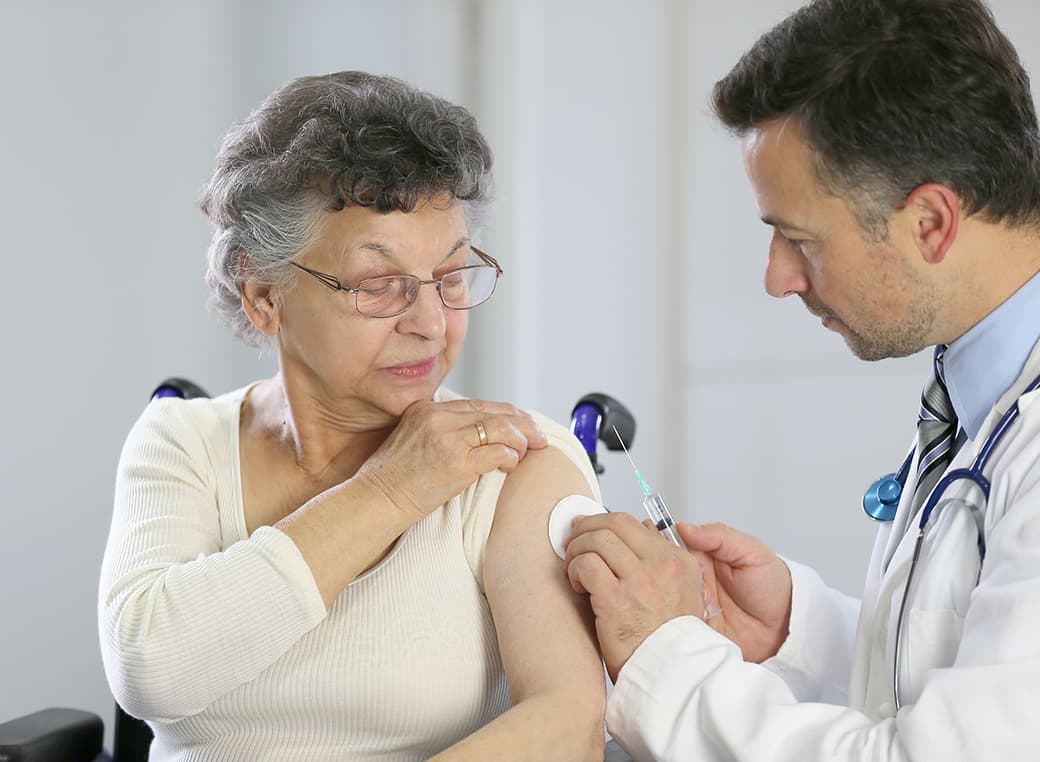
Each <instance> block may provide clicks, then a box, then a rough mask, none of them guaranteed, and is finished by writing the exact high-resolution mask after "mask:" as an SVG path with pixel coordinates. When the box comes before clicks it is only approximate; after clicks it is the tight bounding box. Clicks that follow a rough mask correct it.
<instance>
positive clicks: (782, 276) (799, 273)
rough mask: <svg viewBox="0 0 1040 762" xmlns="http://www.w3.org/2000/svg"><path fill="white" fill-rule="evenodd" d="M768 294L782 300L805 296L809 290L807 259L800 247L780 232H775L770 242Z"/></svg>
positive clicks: (767, 270) (767, 274)
mask: <svg viewBox="0 0 1040 762" xmlns="http://www.w3.org/2000/svg"><path fill="white" fill-rule="evenodd" d="M765 285H766V293H768V294H769V295H770V296H773V297H776V298H777V299H782V298H783V297H785V296H790V295H791V294H804V293H806V292H807V291H808V290H809V279H808V277H806V274H805V259H804V257H802V254H801V252H799V251H798V247H797V246H796V245H794V244H792V243H791V242H790V241H788V240H786V239H785V238H784V237H783V236H782V235H781V234H780V233H779V232H778V231H776V230H774V231H773V237H772V238H771V239H770V241H769V262H768V264H767V265H766V276H765Z"/></svg>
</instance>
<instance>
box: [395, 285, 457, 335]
mask: <svg viewBox="0 0 1040 762" xmlns="http://www.w3.org/2000/svg"><path fill="white" fill-rule="evenodd" d="M437 288H438V286H437V284H436V283H426V284H423V285H422V286H420V287H419V291H418V293H417V294H416V295H415V301H414V302H412V306H411V307H409V308H408V311H407V312H404V313H403V314H402V315H401V320H400V323H401V327H402V329H403V330H404V331H406V332H408V333H415V334H419V335H421V336H424V337H426V338H428V339H438V338H440V337H441V336H443V335H444V331H445V326H446V322H445V314H444V313H445V310H447V309H448V308H447V307H445V306H444V302H442V301H441V295H440V292H439V291H438V290H437Z"/></svg>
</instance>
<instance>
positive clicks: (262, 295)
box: [238, 254, 279, 336]
mask: <svg viewBox="0 0 1040 762" xmlns="http://www.w3.org/2000/svg"><path fill="white" fill-rule="evenodd" d="M238 271H239V274H240V276H241V277H242V285H241V286H240V287H239V293H240V294H241V295H242V309H243V311H245V313H246V317H248V318H249V322H250V323H252V324H253V327H254V328H256V330H258V331H260V333H262V334H264V336H275V335H276V334H277V333H278V326H279V315H278V298H277V297H278V291H277V289H276V288H275V287H274V286H272V285H270V284H267V283H263V282H262V281H260V280H258V279H257V278H255V277H252V275H253V273H255V272H256V270H255V268H254V267H253V265H252V262H251V261H250V260H249V257H248V256H246V255H245V254H239V255H238Z"/></svg>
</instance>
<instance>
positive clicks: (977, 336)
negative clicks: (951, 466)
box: [943, 274, 1040, 439]
mask: <svg viewBox="0 0 1040 762" xmlns="http://www.w3.org/2000/svg"><path fill="white" fill-rule="evenodd" d="M1038 340H1040V274H1038V275H1034V276H1033V277H1032V278H1030V279H1029V280H1028V281H1026V283H1025V285H1023V286H1022V287H1021V288H1020V289H1018V291H1016V292H1015V293H1014V294H1012V295H1011V297H1010V298H1009V299H1008V300H1007V301H1005V302H1004V303H1003V304H1001V305H1000V306H999V307H997V308H996V309H995V310H993V312H991V313H990V314H988V315H987V316H986V317H985V318H983V319H982V320H981V321H979V322H978V323H977V324H975V326H973V327H972V328H971V330H969V331H968V332H967V333H965V334H964V335H963V336H961V337H960V338H959V339H957V340H956V341H954V342H953V343H952V344H950V347H949V349H947V350H946V353H945V354H944V355H943V371H944V376H945V380H946V387H947V388H948V389H949V391H950V401H951V402H952V403H953V409H954V410H955V411H957V420H959V421H960V425H961V428H963V429H964V430H965V431H966V432H967V434H968V436H969V437H971V438H972V439H975V437H976V436H978V433H979V429H981V428H982V423H983V421H984V420H985V419H986V416H987V415H989V411H990V410H991V409H992V408H993V406H994V405H995V404H997V401H998V400H999V399H1000V397H1001V396H1002V395H1003V394H1004V392H1006V391H1007V390H1008V388H1009V387H1010V386H1011V385H1012V384H1013V383H1014V382H1015V380H1016V379H1017V378H1018V377H1019V375H1021V373H1022V368H1023V367H1025V364H1026V360H1028V359H1029V355H1030V353H1031V352H1032V351H1033V347H1034V346H1035V345H1036V343H1037V341H1038Z"/></svg>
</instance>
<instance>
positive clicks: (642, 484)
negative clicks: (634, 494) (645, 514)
mask: <svg viewBox="0 0 1040 762" xmlns="http://www.w3.org/2000/svg"><path fill="white" fill-rule="evenodd" d="M610 428H612V429H614V436H616V437H617V441H619V442H620V443H621V449H622V450H624V451H625V457H626V458H628V462H629V463H631V464H632V470H633V471H634V472H635V475H636V480H637V481H638V482H639V488H640V489H641V490H642V491H643V495H644V496H646V497H649V496H650V493H651V492H652V491H653V490H651V489H650V485H649V484H647V483H646V479H644V478H643V475H642V474H641V473H639V469H638V468H636V462H635V461H634V460H632V453H630V452H629V451H628V448H627V447H625V440H624V439H622V438H621V435H620V434H618V430H617V426H611V427H610Z"/></svg>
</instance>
